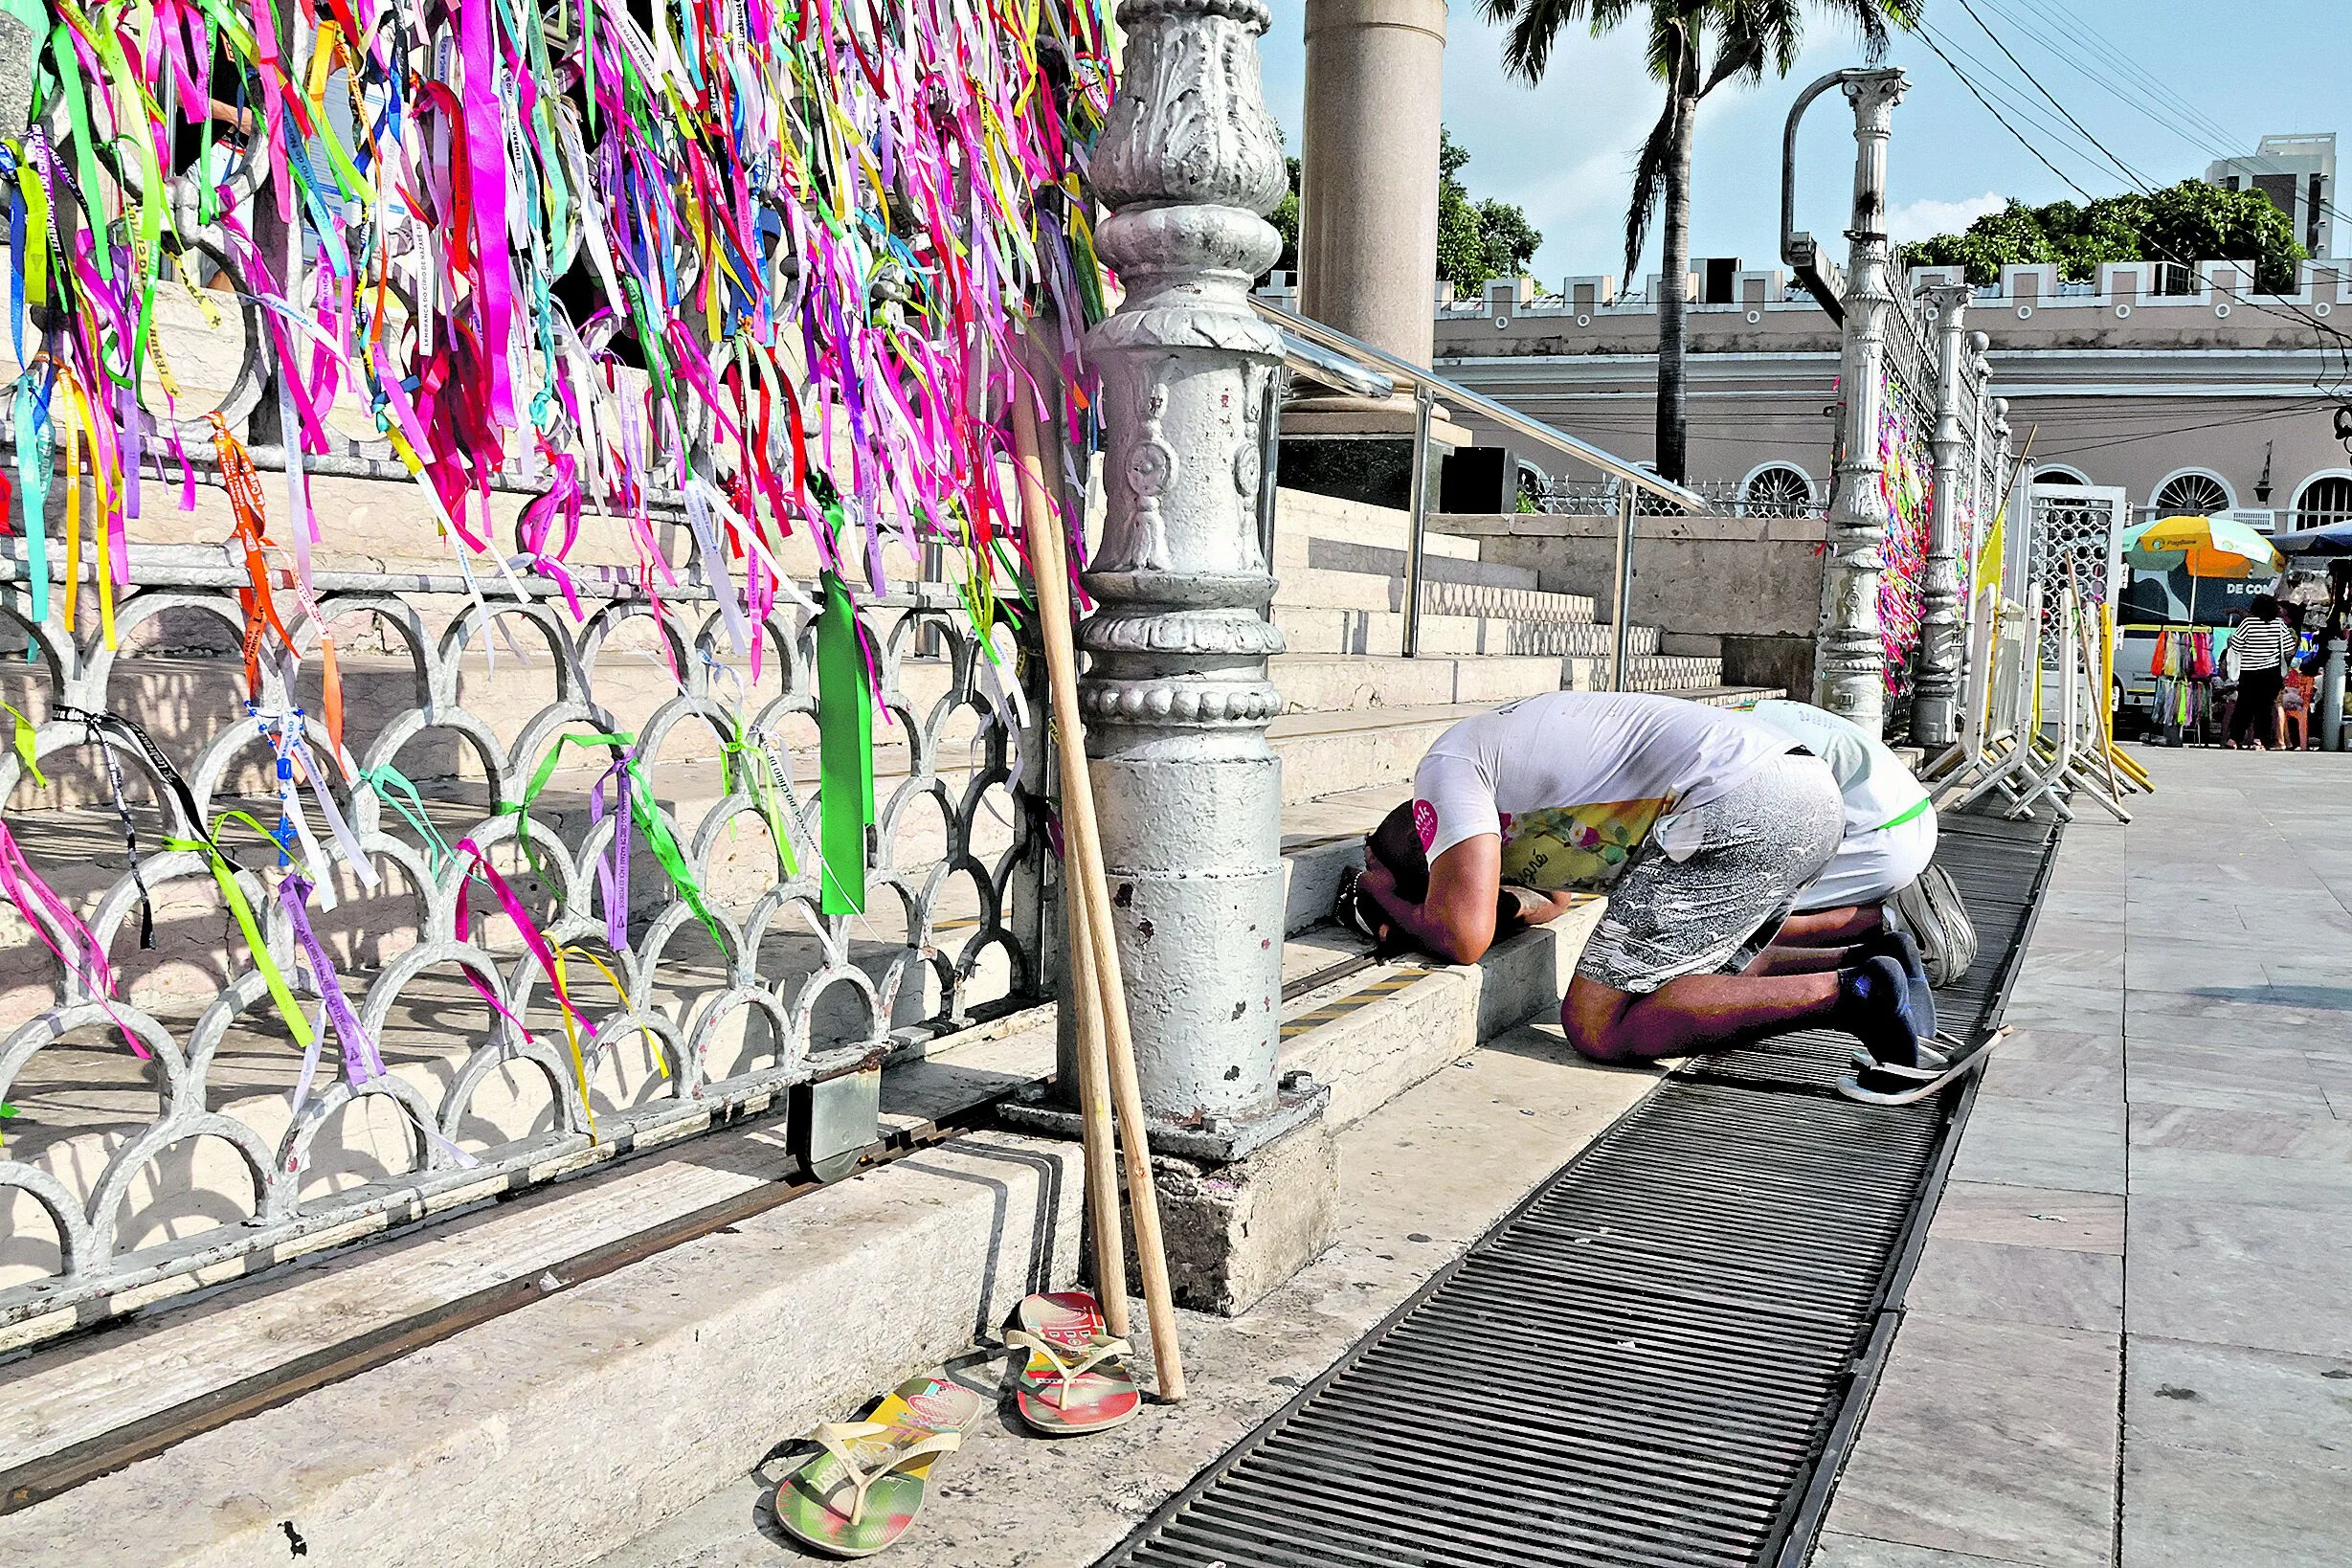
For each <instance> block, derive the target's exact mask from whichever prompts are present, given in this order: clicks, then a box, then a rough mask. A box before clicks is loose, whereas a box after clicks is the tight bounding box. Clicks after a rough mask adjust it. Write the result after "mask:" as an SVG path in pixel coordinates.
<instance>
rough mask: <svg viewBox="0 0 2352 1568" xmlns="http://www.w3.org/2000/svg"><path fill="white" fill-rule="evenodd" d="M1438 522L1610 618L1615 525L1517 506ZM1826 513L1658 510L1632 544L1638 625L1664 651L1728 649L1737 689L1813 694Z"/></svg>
mask: <svg viewBox="0 0 2352 1568" xmlns="http://www.w3.org/2000/svg"><path fill="white" fill-rule="evenodd" d="M1430 526H1431V527H1433V528H1435V529H1437V530H1439V531H1440V532H1444V533H1450V534H1459V535H1466V536H1469V537H1474V538H1476V539H1477V540H1478V542H1479V556H1480V558H1481V559H1482V560H1488V561H1496V562H1501V563H1504V564H1506V565H1510V566H1521V567H1531V568H1533V569H1534V571H1535V573H1536V576H1537V583H1536V586H1537V587H1538V588H1540V589H1542V590H1544V591H1545V592H1546V593H1556V594H1591V595H1592V596H1593V597H1594V599H1595V600H1597V601H1598V603H1599V605H1600V615H1601V618H1602V619H1603V620H1606V619H1608V618H1610V616H1609V606H1610V595H1611V593H1612V591H1613V589H1612V574H1613V571H1614V566H1615V560H1616V536H1617V520H1616V519H1615V518H1613V517H1562V516H1557V515H1554V514H1551V513H1541V512H1537V513H1519V514H1515V515H1514V514H1506V515H1502V516H1492V517H1473V516H1461V515H1450V514H1449V515H1441V516H1435V517H1432V518H1431V519H1430ZM1822 540H1823V526H1822V522H1821V520H1820V519H1819V518H1770V519H1767V518H1747V517H1651V518H1644V519H1642V520H1641V522H1640V523H1639V524H1638V525H1637V526H1636V530H1635V535H1634V545H1633V616H1632V618H1633V621H1634V623H1635V624H1636V625H1654V626H1657V627H1658V628H1659V629H1660V630H1661V631H1662V632H1663V633H1664V634H1665V641H1664V643H1663V644H1662V646H1663V648H1664V649H1665V651H1667V652H1673V653H1698V654H1714V653H1720V654H1721V656H1722V658H1723V678H1724V680H1725V681H1726V682H1729V683H1733V684H1736V685H1773V686H1784V687H1786V688H1787V689H1788V690H1790V691H1791V692H1794V693H1798V694H1803V693H1804V692H1806V691H1807V690H1809V689H1810V687H1811V684H1812V670H1813V628H1814V624H1815V622H1816V621H1817V620H1819V618H1820V616H1821V573H1822V566H1821V562H1822V557H1821V553H1820V551H1821V547H1822Z"/></svg>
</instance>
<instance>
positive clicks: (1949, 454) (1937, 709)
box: [1911, 283, 1976, 750]
mask: <svg viewBox="0 0 2352 1568" xmlns="http://www.w3.org/2000/svg"><path fill="white" fill-rule="evenodd" d="M1974 298H1976V290H1975V289H1974V288H1972V287H1970V286H1969V285H1968V284H1966V283H1947V284H1942V285H1939V286H1938V287H1935V288H1931V289H1929V290H1927V291H1926V299H1927V301H1928V302H1929V304H1930V305H1932V306H1933V307H1934V309H1935V312H1936V435H1935V439H1934V447H1935V453H1936V488H1935V492H1934V494H1933V496H1932V497H1931V499H1930V504H1929V509H1928V523H1927V560H1926V562H1925V563H1924V571H1925V574H1926V580H1925V581H1924V582H1923V583H1922V584H1921V603H1920V616H1919V675H1918V680H1917V682H1916V683H1915V684H1914V686H1913V688H1912V701H1911V739H1912V744H1913V745H1915V746H1923V747H1927V748H1930V749H1931V750H1941V749H1942V748H1943V747H1946V746H1949V745H1951V744H1952V742H1953V740H1954V739H1955V738H1957V734H1958V729H1957V726H1958V723H1959V713H1960V663H1961V661H1962V658H1963V655H1964V651H1965V646H1966V640H1967V617H1966V616H1964V615H1963V614H1962V613H1961V605H1960V597H1961V589H1960V564H1959V555H1960V486H1961V484H1962V482H1964V481H1965V480H1966V479H1968V478H1970V477H1971V475H1970V474H1969V473H1968V472H1967V471H1966V470H1963V468H1962V467H1961V464H1962V463H1963V462H1965V463H1966V464H1967V469H1968V470H1973V469H1974V468H1975V467H1976V461H1975V458H1976V453H1975V449H1974V448H1973V447H1972V446H1971V445H1970V444H1969V441H1968V431H1967V428H1966V425H1965V424H1964V423H1963V421H1962V418H1961V407H1962V398H1963V397H1965V396H1966V394H1967V391H1968V385H1967V376H1966V374H1965V370H1966V362H1965V361H1964V360H1963V358H1962V355H1961V349H1962V343H1961V338H1962V336H1963V330H1964V329H1963V325H1962V323H1963V321H1964V319H1965V318H1966V316H1967V314H1968V302H1969V301H1970V300H1973V299H1974ZM1968 401H1969V402H1971V403H1973V402H1974V401H1975V400H1974V399H1973V398H1969V399H1968Z"/></svg>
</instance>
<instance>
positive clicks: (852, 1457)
mask: <svg viewBox="0 0 2352 1568" xmlns="http://www.w3.org/2000/svg"><path fill="white" fill-rule="evenodd" d="M985 1408H986V1402H985V1401H984V1400H982V1399H981V1398H980V1396H979V1395H977V1394H975V1393H974V1392H973V1391H972V1390H971V1389H968V1388H965V1387H963V1386H962V1385H961V1384H958V1383H952V1382H950V1381H949V1380H948V1379H947V1378H939V1377H922V1378H908V1379H907V1381H906V1382H903V1383H901V1384H899V1386H898V1387H897V1388H895V1389H893V1390H892V1391H891V1392H890V1393H889V1394H887V1395H885V1397H884V1399H883V1401H882V1403H880V1404H878V1405H876V1406H875V1407H874V1411H873V1414H872V1415H870V1416H868V1417H867V1418H866V1419H865V1420H863V1421H849V1422H825V1423H824V1424H823V1425H821V1426H819V1427H818V1428H817V1430H816V1431H814V1432H812V1433H810V1434H809V1441H810V1442H812V1443H815V1444H816V1445H818V1446H819V1447H821V1448H822V1449H823V1450H824V1452H822V1453H820V1454H818V1455H817V1456H816V1457H815V1458H813V1459H811V1460H810V1461H809V1462H808V1463H807V1464H805V1465H803V1466H801V1467H799V1468H798V1469H796V1470H795V1471H793V1472H792V1474H790V1475H788V1476H786V1477H785V1478H784V1479H783V1480H782V1481H780V1482H778V1483H777V1484H776V1489H775V1504H774V1509H775V1522H776V1523H777V1524H779V1525H781V1526H782V1527H783V1528H784V1530H785V1531H786V1533H788V1534H791V1535H792V1536H793V1537H794V1538H795V1539H796V1540H799V1541H801V1542H803V1543H804V1544H806V1545H808V1546H812V1547H815V1548H816V1549H817V1550H818V1551H819V1552H824V1553H827V1554H830V1555H831V1556H833V1557H872V1556H873V1555H874V1554H875V1553H877V1552H880V1551H882V1550H883V1549H884V1548H885V1547H887V1546H889V1545H891V1544H892V1543H893V1542H895V1541H896V1540H897V1539H898V1538H899V1537H900V1536H901V1535H904V1534H907V1527H908V1526H910V1525H912V1524H913V1523H914V1518H915V1515H916V1514H917V1513H919V1512H922V1509H923V1493H924V1487H925V1484H926V1483H927V1482H929V1481H930V1473H931V1464H932V1462H933V1461H934V1460H936V1459H937V1458H938V1457H939V1456H940V1455H941V1454H945V1453H953V1452H954V1451H955V1450H956V1449H957V1448H959V1447H961V1446H962V1445H963V1442H964V1433H965V1432H966V1431H967V1430H969V1429H970V1428H971V1426H972V1423H973V1422H975V1421H977V1420H978V1419H979V1417H980V1412H981V1411H982V1410H983V1409H985Z"/></svg>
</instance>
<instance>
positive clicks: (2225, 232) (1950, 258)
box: [1899, 180, 2303, 294]
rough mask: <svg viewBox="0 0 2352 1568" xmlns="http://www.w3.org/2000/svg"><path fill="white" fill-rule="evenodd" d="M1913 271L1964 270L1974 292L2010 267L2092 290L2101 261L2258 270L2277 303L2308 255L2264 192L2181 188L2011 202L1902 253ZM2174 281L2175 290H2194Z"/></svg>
mask: <svg viewBox="0 0 2352 1568" xmlns="http://www.w3.org/2000/svg"><path fill="white" fill-rule="evenodd" d="M1899 258H1900V261H1901V264H1902V265H1904V266H1906V267H1965V268H1966V269H1967V272H1968V280H1969V281H1970V282H1972V283H1979V284H1985V285H1990V284H1994V283H1998V282H2000V281H2001V269H2002V268H2003V267H2024V266H2043V265H2047V264H2050V263H2052V262H2055V263H2056V264H2057V268H2058V276H2059V277H2061V278H2064V279H2067V280H2071V281H2074V282H2086V281H2089V280H2093V279H2095V278H2096V277H2097V276H2098V269H2099V264H2100V263H2101V262H2103V261H2251V262H2253V263H2254V286H2255V287H2257V288H2260V289H2263V290H2266V291H2268V292H2270V293H2274V294H2284V293H2289V292H2292V291H2293V290H2294V288H2295V270H2296V269H2295V264H2296V262H2297V261H2300V260H2301V259H2303V248H2302V247H2301V246H2300V245H2297V244H2296V242H2295V226H2294V224H2292V223H2291V222H2289V221H2288V218H2287V214H2285V213H2281V212H2280V211H2279V210H2278V209H2277V208H2276V207H2274V206H2273V205H2272V203H2271V199H2270V197H2268V196H2266V195H2264V194H2263V193H2262V192H2261V191H2259V190H2222V189H2221V188H2220V187H2218V186H2211V185H2207V184H2206V183H2205V182H2204V181H2202V180H2183V181H2182V182H2181V183H2180V184H2179V185H2175V186H2170V187H2167V188H2166V189H2164V190H2159V191H2157V192H2156V193H2155V194H2154V195H2142V194H2140V193H2139V192H2138V191H2130V192H2127V193H2125V194H2123V195H2120V196H2102V197H2101V198H2099V199H2098V200H2097V201H2094V202H2092V203H2090V204H2089V205H2088V206H2077V205H2076V204H2075V203H2073V202H2071V201H2053V202H2051V203H2050V204H2049V205H2048V206H2046V207H2027V205H2026V204H2025V203H2024V202H2021V201H2018V200H2016V199H2015V198H2011V199H2010V201H2009V202H2008V204H2007V205H2006V206H2005V207H2004V208H2003V209H2002V210H2001V211H2000V212H1998V213H1986V214H1985V215H1984V216H1982V217H1981V218H1979V219H1977V220H1976V221H1975V222H1974V223H1971V224H1970V225H1969V226H1968V227H1967V228H1966V229H1965V230H1963V231H1962V232H1960V234H1957V235H1936V236H1935V237H1934V238H1932V239H1922V240H1919V241H1917V242H1916V243H1915V244H1910V245H1905V246H1903V247H1902V249H1901V251H1900V253H1899ZM2193 281H2194V280H2193V279H2192V278H2191V277H2189V276H2188V275H2187V274H2186V273H2185V272H2184V271H2175V272H2173V273H2172V275H2171V277H2170V279H2169V282H2170V286H2172V287H2173V288H2176V289H2184V288H2187V287H2190V286H2193Z"/></svg>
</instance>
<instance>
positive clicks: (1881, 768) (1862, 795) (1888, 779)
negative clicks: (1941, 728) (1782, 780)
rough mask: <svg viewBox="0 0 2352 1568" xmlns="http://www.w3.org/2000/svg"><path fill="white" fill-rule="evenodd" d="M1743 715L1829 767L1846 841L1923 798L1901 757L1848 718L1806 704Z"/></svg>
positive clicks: (1914, 807) (1767, 706) (1913, 808)
mask: <svg viewBox="0 0 2352 1568" xmlns="http://www.w3.org/2000/svg"><path fill="white" fill-rule="evenodd" d="M1748 711H1750V712H1751V713H1754V714H1755V715H1756V716H1757V717H1758V718H1759V719H1761V720H1763V721H1764V723H1766V724H1768V725H1770V726H1772V727H1773V728H1775V729H1778V730H1780V731H1781V733H1782V734H1784V735H1786V736H1788V738H1789V739H1791V740H1793V741H1795V742H1797V743H1798V744H1799V745H1801V746H1803V748H1804V749H1805V750H1808V751H1810V752H1812V753H1813V754H1814V755H1815V756H1817V757H1819V758H1821V759H1822V760H1823V761H1824V762H1826V763H1827V764H1829V772H1830V773H1832V774H1833V775H1835V777H1836V778H1837V781H1838V793H1839V794H1841V795H1844V796H1845V797H1846V837H1848V839H1851V838H1854V837H1856V836H1858V835H1860V834H1865V833H1875V832H1877V831H1878V830H1879V829H1880V828H1883V827H1887V826H1890V825H1892V824H1893V823H1894V822H1896V821H1898V820H1900V819H1902V818H1905V817H1908V816H1912V815H1915V814H1916V813H1917V812H1918V809H1919V807H1920V805H1921V803H1923V802H1924V801H1925V800H1926V799H1927V789H1926V787H1925V786H1924V785H1922V784H1921V783H1920V782H1919V781H1918V780H1917V779H1916V778H1914V777H1913V776H1912V773H1911V770H1910V769H1909V768H1906V767H1904V766H1903V759H1902V758H1901V757H1898V756H1896V755H1895V754H1894V752H1893V750H1892V749H1891V748H1889V747H1888V745H1887V744H1886V743H1885V742H1884V741H1881V740H1880V739H1878V737H1877V736H1875V735H1872V734H1871V733H1870V732H1869V731H1868V730H1866V729H1864V728H1862V727H1861V726H1860V725H1857V724H1855V723H1854V722H1853V721H1852V720H1850V719H1845V718H1841V717H1839V716H1838V715H1837V714H1835V713H1831V712H1828V711H1826V709H1823V708H1818V707H1815V706H1813V705H1812V704H1810V703H1783V702H1764V703H1758V704H1757V705H1756V706H1754V707H1752V708H1750V709H1749V710H1748Z"/></svg>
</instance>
